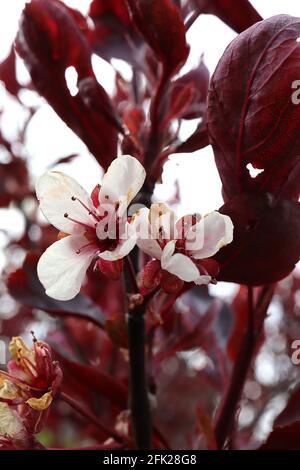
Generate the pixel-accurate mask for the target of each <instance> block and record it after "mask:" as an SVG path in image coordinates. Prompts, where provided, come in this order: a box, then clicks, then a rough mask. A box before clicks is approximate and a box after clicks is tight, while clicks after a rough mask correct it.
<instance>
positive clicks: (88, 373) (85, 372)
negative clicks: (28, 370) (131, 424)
mask: <svg viewBox="0 0 300 470" xmlns="http://www.w3.org/2000/svg"><path fill="white" fill-rule="evenodd" d="M55 353H56V355H57V357H58V359H59V363H60V365H61V366H62V370H63V371H65V370H66V371H67V372H68V373H70V374H71V375H72V377H73V379H74V378H75V379H77V380H79V381H80V382H82V383H83V385H84V386H85V387H87V388H88V390H89V391H94V392H96V393H98V394H99V395H102V396H104V397H105V398H107V399H108V400H109V401H111V402H112V403H113V404H114V405H115V406H117V407H119V408H120V409H125V408H126V407H127V395H128V391H127V387H126V386H125V385H124V384H122V383H121V382H119V381H118V380H117V379H115V378H114V377H112V376H110V375H108V374H105V373H104V372H102V371H101V370H100V369H99V367H98V368H96V367H93V366H89V365H86V364H81V363H79V362H74V361H72V360H70V359H68V358H67V357H65V356H63V355H62V353H61V352H58V351H56V350H55Z"/></svg>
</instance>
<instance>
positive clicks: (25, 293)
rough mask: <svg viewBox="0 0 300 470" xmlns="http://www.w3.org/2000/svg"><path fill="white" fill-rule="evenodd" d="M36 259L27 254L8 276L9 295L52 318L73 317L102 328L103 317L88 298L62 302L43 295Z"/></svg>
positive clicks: (31, 254)
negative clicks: (22, 261) (15, 269)
mask: <svg viewBox="0 0 300 470" xmlns="http://www.w3.org/2000/svg"><path fill="white" fill-rule="evenodd" d="M38 259H39V255H37V254H35V253H28V254H27V256H26V258H25V261H24V263H23V267H22V268H19V269H17V271H15V272H13V273H11V274H10V275H9V276H8V278H7V287H8V291H9V293H10V295H11V296H12V297H13V298H14V299H15V300H17V301H19V302H20V303H21V304H22V305H26V306H27V307H31V308H38V309H41V310H44V311H45V312H47V313H49V314H50V315H53V316H75V317H78V318H83V319H85V320H87V321H91V322H93V323H95V324H96V325H98V326H101V327H102V326H104V323H105V317H104V316H103V314H102V312H101V311H100V309H99V308H98V307H96V306H95V305H94V304H93V303H92V302H91V301H90V299H89V298H88V297H86V296H84V295H82V294H79V295H78V296H77V297H75V299H73V300H68V301H66V302H62V301H59V300H55V299H52V298H51V297H48V296H47V295H46V294H45V290H44V288H43V286H42V284H41V283H40V281H39V279H38V277H37V272H36V267H37V262H38Z"/></svg>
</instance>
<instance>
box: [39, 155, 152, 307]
mask: <svg viewBox="0 0 300 470" xmlns="http://www.w3.org/2000/svg"><path fill="white" fill-rule="evenodd" d="M145 176H146V174H145V170H144V168H143V166H142V165H141V163H140V162H139V161H138V160H137V159H135V158H134V157H131V156H130V155H123V156H120V157H118V158H116V159H115V160H114V161H113V162H112V163H111V165H110V167H109V168H108V170H107V172H106V174H105V175H104V177H103V181H102V185H101V187H100V189H99V190H98V194H97V195H98V200H97V204H95V203H93V201H94V198H93V199H92V197H90V196H89V194H88V193H87V192H86V191H85V190H84V189H83V188H82V187H81V186H80V185H79V184H78V183H77V182H76V181H75V180H74V179H73V178H71V177H70V176H67V175H66V174H64V173H61V172H58V171H48V172H46V173H45V174H44V175H43V176H41V177H40V178H39V179H38V181H37V184H36V194H37V198H38V200H39V203H40V208H41V210H42V212H43V214H44V215H45V217H46V218H47V219H48V221H49V222H50V223H51V224H52V225H54V226H55V227H56V228H57V229H58V230H59V231H60V232H62V236H61V238H60V240H58V241H57V242H55V243H53V245H51V246H50V247H49V248H48V249H47V250H46V251H45V253H44V254H43V255H42V256H41V258H40V260H39V263H38V276H39V279H40V281H41V283H42V284H43V286H44V287H45V289H46V293H47V294H48V295H49V296H50V297H53V298H55V299H57V300H69V299H72V298H73V297H75V296H76V295H77V294H78V292H79V291H80V288H81V285H82V283H83V280H84V278H85V273H86V270H87V268H88V267H89V265H90V264H91V262H92V260H93V259H95V258H99V257H100V258H101V259H103V260H105V261H111V262H114V261H117V260H120V259H122V258H123V257H124V256H126V255H128V253H129V252H130V251H131V250H132V249H133V248H134V246H135V243H136V236H135V231H134V229H133V225H132V224H130V223H129V222H128V221H127V215H126V209H127V207H128V205H129V204H130V202H131V201H132V199H133V198H134V197H135V196H136V194H137V193H138V191H139V190H140V189H141V187H142V185H143V183H144V180H145ZM65 235H68V236H65Z"/></svg>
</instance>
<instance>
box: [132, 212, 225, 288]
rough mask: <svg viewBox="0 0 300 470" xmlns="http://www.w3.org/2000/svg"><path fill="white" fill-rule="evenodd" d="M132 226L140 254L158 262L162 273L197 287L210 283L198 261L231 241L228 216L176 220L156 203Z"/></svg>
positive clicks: (207, 274) (209, 277)
mask: <svg viewBox="0 0 300 470" xmlns="http://www.w3.org/2000/svg"><path fill="white" fill-rule="evenodd" d="M134 224H135V227H136V231H137V234H138V235H137V236H138V239H137V245H138V246H139V248H140V249H141V250H142V251H144V252H145V253H146V254H148V255H149V256H151V257H152V258H155V259H157V260H159V261H160V265H161V269H162V270H164V271H167V272H169V273H171V274H173V275H175V276H177V277H178V278H179V279H181V280H182V281H185V282H194V283H195V284H198V285H201V284H208V283H209V282H210V281H211V280H212V276H211V275H210V274H209V273H207V272H205V268H204V267H202V266H201V260H204V259H207V258H211V257H212V256H214V255H215V254H216V253H217V252H218V251H219V250H220V248H222V247H223V246H225V245H227V244H228V243H231V242H232V239H233V224H232V221H231V219H230V217H228V216H226V215H223V214H220V213H219V212H216V211H215V212H211V213H210V214H208V215H206V216H205V217H203V218H201V219H200V220H197V219H196V218H195V216H191V215H190V216H186V217H183V218H181V219H176V217H175V214H174V212H173V211H172V210H170V209H169V208H168V207H167V206H166V205H165V204H161V203H158V204H152V206H151V208H150V210H149V209H147V208H144V209H141V210H140V211H139V212H138V213H137V215H136V217H135V220H134Z"/></svg>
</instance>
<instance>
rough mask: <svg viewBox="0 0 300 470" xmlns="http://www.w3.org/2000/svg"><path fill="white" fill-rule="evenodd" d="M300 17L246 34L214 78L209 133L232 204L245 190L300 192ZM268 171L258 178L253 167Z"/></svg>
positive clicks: (278, 19)
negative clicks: (298, 94)
mask: <svg viewBox="0 0 300 470" xmlns="http://www.w3.org/2000/svg"><path fill="white" fill-rule="evenodd" d="M299 36H300V19H299V18H294V17H292V16H288V15H278V16H274V17H272V18H269V19H267V20H264V21H262V22H260V23H258V24H256V25H254V26H252V27H251V28H249V29H248V30H247V31H245V32H243V33H242V34H240V35H239V36H238V37H237V38H236V39H235V40H234V41H233V42H232V43H231V44H230V45H229V47H228V48H227V49H226V51H225V53H224V54H223V56H222V58H221V60H220V62H219V64H218V66H217V68H216V71H215V73H214V75H213V77H212V80H211V84H210V91H209V100H208V120H207V121H208V130H209V134H210V138H211V142H212V145H213V149H214V153H215V158H216V163H217V167H218V170H219V173H220V177H221V180H222V183H223V194H224V197H225V200H228V199H230V198H231V197H233V196H234V195H236V194H238V193H239V192H242V191H252V192H258V191H259V192H272V193H276V194H279V193H280V195H281V196H282V197H288V198H293V199H295V200H297V199H298V196H299V193H300V133H299V121H300V106H299V105H297V103H296V102H295V101H294V102H293V93H294V92H295V89H294V88H293V87H294V85H293V84H294V82H295V81H296V80H297V79H298V77H299V74H300V48H299V43H298V38H299ZM249 164H251V165H252V167H253V168H256V169H261V170H263V172H261V173H260V174H259V175H258V176H256V178H252V177H251V176H250V174H249V171H248V170H247V168H246V167H247V165H249Z"/></svg>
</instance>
